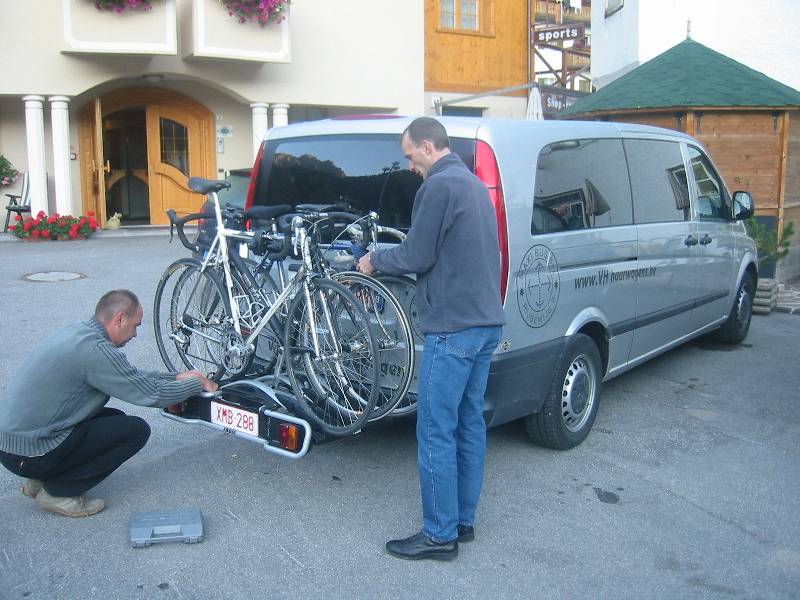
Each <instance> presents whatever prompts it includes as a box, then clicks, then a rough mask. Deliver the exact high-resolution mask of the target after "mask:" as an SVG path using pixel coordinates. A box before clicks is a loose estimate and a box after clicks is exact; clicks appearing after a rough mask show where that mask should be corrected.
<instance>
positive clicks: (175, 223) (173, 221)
mask: <svg viewBox="0 0 800 600" xmlns="http://www.w3.org/2000/svg"><path fill="white" fill-rule="evenodd" d="M167 216H168V217H169V241H170V242H171V241H172V236H173V230H174V229H177V230H178V239H179V240H180V241H181V244H183V245H184V246H185V247H186V248H187V249H188V250H190V251H192V252H200V251H201V248H200V245H199V244H196V243H192V242H190V241H189V238H188V237H186V233H184V231H183V228H184V226H185V225H186V223H188V222H189V221H197V220H199V219H209V218H213V215H209V214H208V213H192V214H190V215H186V216H185V217H178V214H177V213H176V212H175V211H174V210H173V209H171V208H170V209H169V210H168V211H167Z"/></svg>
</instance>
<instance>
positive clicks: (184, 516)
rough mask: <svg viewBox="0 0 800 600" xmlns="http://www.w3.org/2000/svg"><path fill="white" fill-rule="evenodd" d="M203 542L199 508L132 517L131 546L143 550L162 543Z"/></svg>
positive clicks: (143, 513)
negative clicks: (145, 547)
mask: <svg viewBox="0 0 800 600" xmlns="http://www.w3.org/2000/svg"><path fill="white" fill-rule="evenodd" d="M202 540H203V515H202V513H201V512H200V509H199V508H181V509H175V510H156V511H151V512H135V513H133V514H132V515H131V545H132V546H133V547H134V548H143V547H144V546H149V545H150V544H157V543H160V542H183V543H185V544H195V543H197V542H201V541H202Z"/></svg>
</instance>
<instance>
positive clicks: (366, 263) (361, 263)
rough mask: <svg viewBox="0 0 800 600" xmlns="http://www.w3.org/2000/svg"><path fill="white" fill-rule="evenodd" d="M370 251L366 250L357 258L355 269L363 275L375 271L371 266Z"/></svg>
mask: <svg viewBox="0 0 800 600" xmlns="http://www.w3.org/2000/svg"><path fill="white" fill-rule="evenodd" d="M369 256H370V253H369V252H367V253H366V254H365V255H364V256H362V257H361V258H360V259H358V265H357V266H356V271H360V272H361V273H364V275H372V274H373V273H374V272H375V267H373V266H372V261H370V259H369Z"/></svg>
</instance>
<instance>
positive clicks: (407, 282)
mask: <svg viewBox="0 0 800 600" xmlns="http://www.w3.org/2000/svg"><path fill="white" fill-rule="evenodd" d="M377 279H378V281H380V282H381V283H382V284H383V285H384V286H385V287H387V288H388V289H389V291H390V292H391V293H392V295H393V296H394V297H395V298H397V301H398V302H399V303H400V306H402V307H403V312H404V313H405V315H406V317H407V318H408V321H409V323H411V331H412V333H413V337H414V348H415V354H416V355H417V358H419V353H421V352H422V349H423V348H424V347H425V334H423V333H422V330H421V329H420V324H419V314H418V312H417V284H416V283H415V282H414V280H413V279H411V278H410V277H393V276H389V275H379V276H378V278H377ZM421 363H422V361H421V360H417V361H415V364H414V372H413V373H412V375H411V384H410V386H409V389H408V392H407V393H406V394H405V396H404V397H403V399H402V400H400V402H398V403H397V406H395V407H394V409H393V410H392V411H391V412H390V413H389V414H390V416H393V417H401V416H404V415H411V414H414V413H415V412H416V410H417V391H418V389H419V368H420V364H421Z"/></svg>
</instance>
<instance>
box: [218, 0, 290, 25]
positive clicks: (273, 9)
mask: <svg viewBox="0 0 800 600" xmlns="http://www.w3.org/2000/svg"><path fill="white" fill-rule="evenodd" d="M220 2H222V5H223V6H224V7H225V8H226V9H227V10H228V14H229V15H230V16H232V17H236V18H237V19H238V20H239V23H246V22H247V21H254V22H256V23H258V24H259V25H261V27H264V26H266V25H267V24H268V23H280V22H281V21H283V20H284V19H285V18H286V7H287V5H288V4H289V2H290V0H220Z"/></svg>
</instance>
